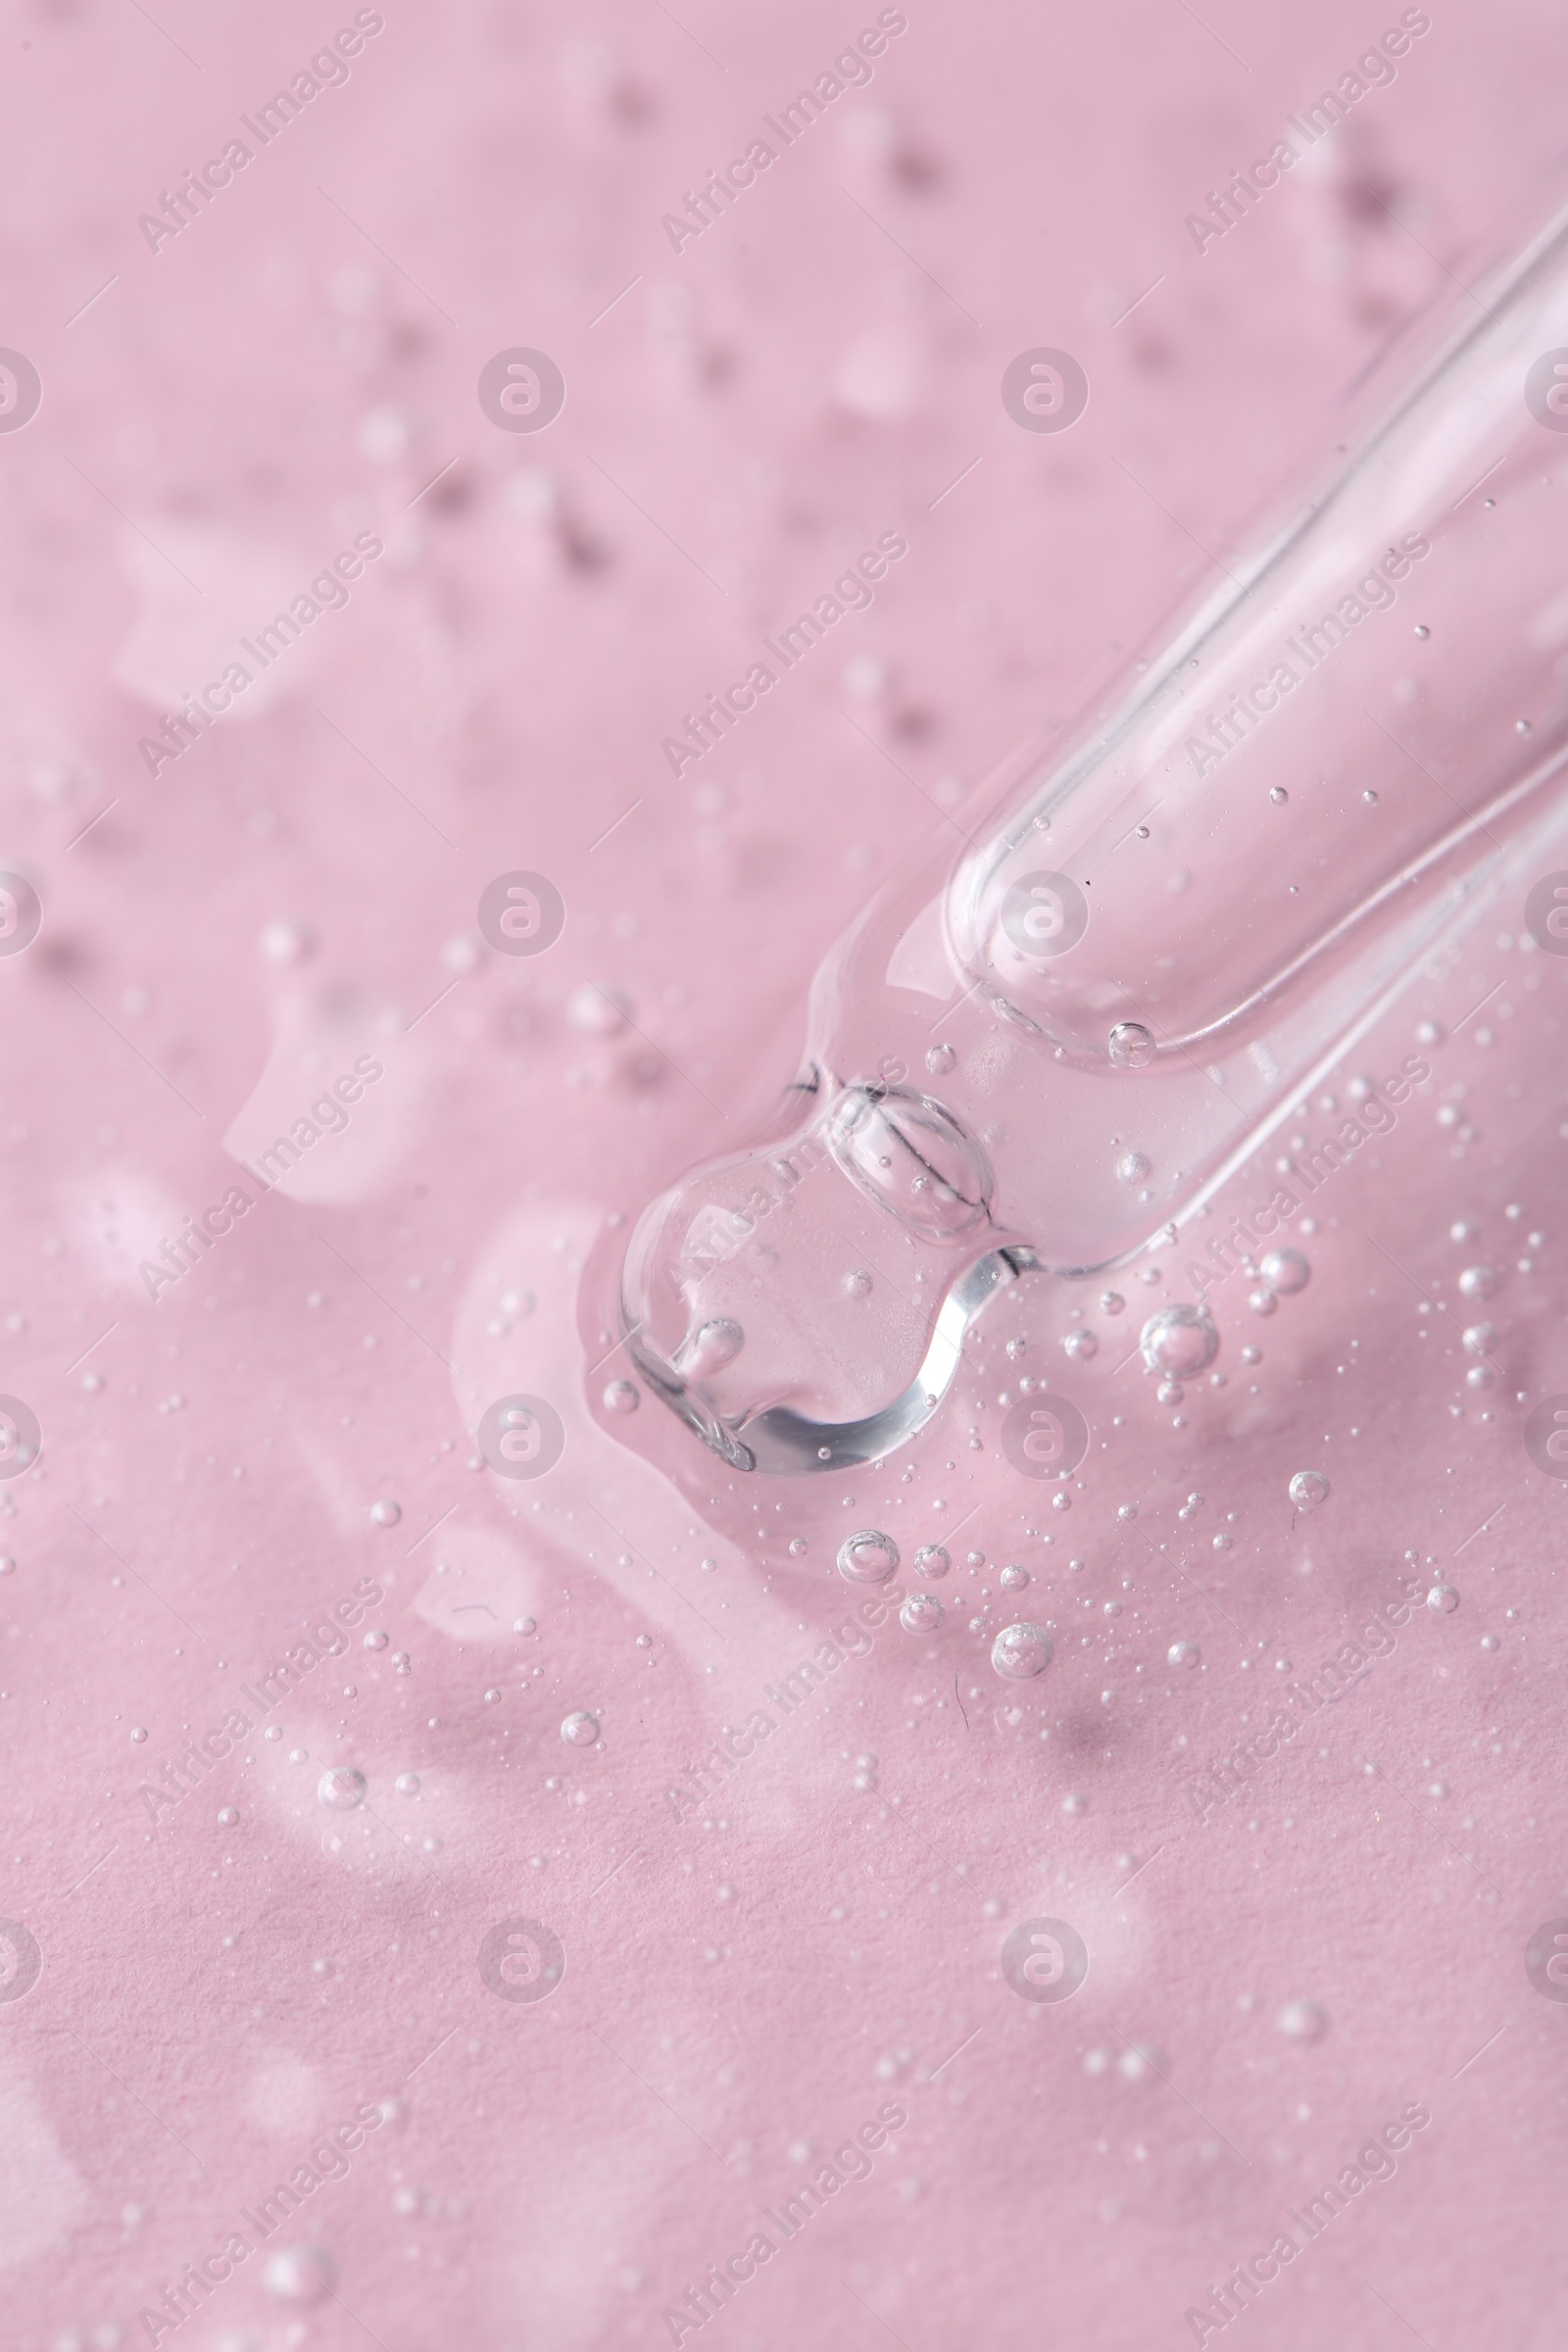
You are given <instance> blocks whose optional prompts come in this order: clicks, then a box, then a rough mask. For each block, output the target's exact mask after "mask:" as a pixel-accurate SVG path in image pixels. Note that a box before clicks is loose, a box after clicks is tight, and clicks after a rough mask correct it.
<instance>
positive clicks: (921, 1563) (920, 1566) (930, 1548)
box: [914, 1544, 953, 1584]
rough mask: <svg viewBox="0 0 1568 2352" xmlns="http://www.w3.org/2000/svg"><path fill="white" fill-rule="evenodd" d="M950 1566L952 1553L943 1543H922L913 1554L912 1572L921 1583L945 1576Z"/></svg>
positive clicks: (927, 1582) (929, 1582) (928, 1582)
mask: <svg viewBox="0 0 1568 2352" xmlns="http://www.w3.org/2000/svg"><path fill="white" fill-rule="evenodd" d="M952 1566H953V1555H952V1554H951V1552H950V1551H949V1550H948V1547H947V1545H946V1544H921V1546H920V1548H919V1550H918V1551H917V1552H916V1553H915V1555H914V1573H915V1575H916V1576H917V1577H919V1579H920V1581H921V1583H922V1584H931V1583H932V1582H934V1581H935V1579H937V1578H938V1577H943V1576H946V1575H947V1573H948V1570H949V1569H950V1568H951V1567H952Z"/></svg>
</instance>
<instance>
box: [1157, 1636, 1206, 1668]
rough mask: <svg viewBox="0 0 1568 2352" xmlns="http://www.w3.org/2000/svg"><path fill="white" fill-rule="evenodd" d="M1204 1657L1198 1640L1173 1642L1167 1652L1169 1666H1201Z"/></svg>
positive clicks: (1166, 1661) (1166, 1658) (1166, 1659)
mask: <svg viewBox="0 0 1568 2352" xmlns="http://www.w3.org/2000/svg"><path fill="white" fill-rule="evenodd" d="M1202 1658H1203V1653H1202V1651H1201V1649H1200V1648H1199V1646H1198V1643H1197V1642H1172V1643H1171V1645H1170V1647H1169V1649H1167V1650H1166V1652H1165V1663H1166V1665H1167V1666H1199V1665H1201V1663H1202Z"/></svg>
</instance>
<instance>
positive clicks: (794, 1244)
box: [612, 212, 1568, 1474]
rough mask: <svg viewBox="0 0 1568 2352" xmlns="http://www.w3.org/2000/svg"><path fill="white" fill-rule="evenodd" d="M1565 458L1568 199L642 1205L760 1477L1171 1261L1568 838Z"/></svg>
mask: <svg viewBox="0 0 1568 2352" xmlns="http://www.w3.org/2000/svg"><path fill="white" fill-rule="evenodd" d="M1565 432H1568V212H1564V213H1559V214H1558V215H1557V216H1555V217H1554V218H1553V219H1552V220H1551V221H1549V222H1548V223H1547V224H1546V226H1545V227H1544V228H1543V229H1541V230H1540V231H1539V232H1538V233H1537V234H1536V235H1535V236H1533V237H1532V238H1531V239H1530V240H1529V241H1528V242H1527V243H1526V245H1525V246H1524V248H1523V249H1522V250H1521V251H1520V252H1518V253H1517V254H1516V255H1515V256H1514V257H1513V258H1512V259H1511V260H1510V261H1509V262H1508V263H1507V264H1506V265H1505V266H1504V267H1503V268H1501V269H1500V270H1497V271H1495V272H1494V273H1493V274H1492V276H1491V277H1489V278H1488V279H1486V280H1485V281H1483V282H1482V283H1481V284H1480V286H1479V287H1478V289H1477V290H1476V291H1475V292H1474V293H1471V292H1468V291H1465V292H1463V293H1460V294H1455V296H1454V297H1453V298H1452V300H1451V301H1450V302H1449V303H1448V304H1447V305H1446V306H1445V308H1444V309H1443V310H1442V311H1441V312H1440V313H1438V314H1436V315H1435V316H1434V317H1433V318H1432V319H1430V320H1429V321H1428V323H1427V326H1426V329H1425V334H1424V342H1423V350H1422V355H1421V356H1420V357H1419V358H1416V357H1411V358H1408V359H1407V360H1406V362H1405V366H1404V370H1403V376H1402V381H1401V382H1400V384H1399V386H1398V388H1397V391H1396V392H1395V393H1394V394H1393V395H1392V396H1385V397H1384V399H1383V400H1382V402H1381V405H1380V406H1378V407H1377V408H1376V409H1375V410H1374V411H1373V413H1372V415H1371V417H1370V421H1369V422H1368V423H1367V425H1366V426H1365V428H1364V429H1363V430H1362V431H1361V432H1360V433H1359V434H1358V436H1357V437H1356V439H1355V441H1354V443H1353V445H1352V446H1350V447H1349V448H1348V449H1347V448H1345V447H1341V448H1340V449H1339V450H1338V451H1337V452H1336V461H1335V466H1334V467H1333V468H1332V469H1331V470H1330V472H1329V473H1328V475H1327V476H1326V478H1325V480H1324V483H1323V485H1322V487H1321V488H1320V489H1319V490H1317V491H1315V492H1314V493H1313V494H1311V495H1309V496H1308V497H1307V498H1306V500H1305V501H1304V503H1303V502H1301V501H1300V500H1298V502H1297V504H1296V506H1295V507H1294V509H1293V510H1292V511H1291V514H1290V518H1289V520H1288V522H1287V523H1286V524H1285V526H1284V527H1283V528H1280V529H1278V530H1276V531H1275V532H1274V533H1273V534H1272V535H1271V536H1270V537H1269V538H1268V539H1267V540H1266V541H1265V543H1264V544H1263V545H1262V546H1261V547H1260V549H1259V550H1258V552H1257V553H1256V554H1255V555H1254V556H1253V557H1251V558H1250V559H1248V560H1247V561H1246V562H1245V563H1243V564H1238V567H1237V569H1236V570H1234V571H1233V572H1231V573H1229V574H1228V575H1227V577H1226V579H1225V580H1224V582H1223V583H1222V584H1221V586H1220V587H1219V588H1218V589H1217V590H1215V591H1214V592H1213V593H1212V594H1211V595H1209V596H1207V597H1206V598H1205V600H1204V601H1203V602H1202V603H1201V605H1200V607H1199V608H1198V610H1197V611H1196V612H1194V613H1192V614H1191V615H1190V616H1189V617H1188V618H1187V619H1186V620H1185V622H1184V623H1183V624H1181V625H1180V626H1179V627H1178V628H1177V629H1176V630H1175V631H1174V632H1173V633H1172V634H1170V635H1169V636H1167V638H1166V639H1165V640H1164V641H1163V642H1162V644H1161V645H1160V646H1159V648H1158V649H1157V651H1156V653H1155V655H1154V656H1153V658H1152V659H1151V660H1149V661H1147V662H1140V663H1138V665H1137V667H1136V669H1135V670H1134V671H1133V672H1132V673H1131V674H1130V675H1128V676H1127V677H1125V678H1124V679H1123V680H1122V682H1121V684H1120V686H1119V688H1118V689H1117V690H1116V691H1115V692H1114V693H1113V695H1112V697H1111V699H1110V703H1109V706H1108V708H1107V710H1106V711H1103V713H1101V714H1100V715H1099V716H1098V717H1097V718H1096V720H1095V721H1094V722H1093V723H1092V724H1091V725H1089V726H1087V727H1085V728H1084V729H1082V730H1081V731H1080V733H1079V734H1078V735H1077V737H1076V738H1075V739H1072V740H1070V741H1069V742H1068V743H1067V744H1066V746H1065V747H1064V748H1062V747H1059V746H1054V747H1053V748H1052V750H1051V752H1050V754H1049V756H1046V757H1042V756H1041V755H1040V754H1038V753H1036V752H1025V753H1023V754H1020V755H1019V756H1018V757H1017V758H1015V759H1014V760H1011V761H1009V762H1007V763H1006V765H1005V767H1004V768H1003V769H1002V770H1001V771H999V773H998V774H997V775H996V776H995V777H993V778H992V779H990V780H989V784H988V787H987V793H988V796H989V797H988V801H987V803H986V804H985V805H983V806H982V807H981V809H980V811H979V813H978V815H969V814H967V813H966V829H965V830H963V831H962V833H961V838H959V836H958V835H956V833H955V832H954V831H953V830H951V829H945V830H944V832H943V833H942V834H941V835H939V836H938V837H937V838H936V839H935V840H934V841H932V842H930V843H929V844H928V845H927V846H926V848H925V850H924V852H923V853H922V855H921V856H920V857H919V858H916V859H914V860H911V862H910V863H909V865H908V866H907V868H906V869H905V870H904V872H903V873H902V874H901V875H899V876H897V877H895V879H894V880H893V881H891V882H890V883H889V884H888V885H887V886H886V887H885V888H884V889H883V890H882V891H881V892H880V893H879V894H878V896H877V897H876V898H875V899H874V900H873V902H872V903H871V905H870V906H869V907H867V908H866V909H865V910H864V912H863V913H862V914H861V916H860V918H859V919H858V921H857V922H856V923H855V925H854V926H853V928H852V929H851V931H850V932H849V934H848V935H847V936H846V938H845V939H844V940H843V941H842V942H841V943H840V945H839V946H838V948H837V949H836V950H835V951H834V952H833V954H832V955H831V956H830V957H829V959H828V961H827V963H826V964H825V965H824V967H823V968H822V970H821V972H820V973H819V974H818V977H817V981H816V985H815V987H814V989H813V991H812V996H811V1004H810V1011H809V1030H808V1059H807V1064H806V1075H805V1077H804V1078H803V1079H802V1081H801V1082H800V1083H799V1084H798V1085H797V1087H796V1088H794V1089H793V1090H792V1092H791V1095H790V1097H789V1099H788V1101H787V1102H786V1104H785V1106H784V1109H783V1111H782V1113H781V1115H780V1118H779V1121H778V1123H777V1126H776V1129H775V1132H774V1133H773V1134H771V1135H769V1136H765V1137H761V1138H760V1139H758V1140H757V1141H756V1142H755V1143H754V1144H753V1145H752V1147H751V1148H750V1149H749V1150H747V1151H745V1152H739V1153H735V1154H732V1155H730V1156H729V1157H727V1158H725V1159H723V1160H721V1161H715V1162H713V1163H711V1164H710V1165H709V1166H707V1167H704V1168H702V1169H700V1170H698V1171H696V1172H695V1173H694V1174H692V1175H691V1176H689V1177H688V1178H687V1179H686V1180H685V1181H684V1182H683V1183H681V1184H680V1185H678V1186H676V1187H675V1188H674V1189H673V1190H672V1191H670V1192H668V1193H665V1194H664V1195H662V1197H661V1198H660V1199H658V1200H656V1201H653V1202H651V1203H650V1205H649V1206H648V1207H647V1208H646V1209H645V1210H644V1212H643V1214H642V1216H641V1217H640V1219H639V1220H638V1222H637V1224H636V1227H635V1230H634V1232H633V1235H632V1238H631V1241H630V1244H629V1246H628V1248H627V1250H626V1251H625V1256H624V1260H623V1262H622V1264H621V1266H620V1267H619V1269H618V1283H617V1295H616V1297H615V1299H614V1300H613V1310H612V1314H613V1325H614V1327H615V1328H616V1329H617V1330H618V1333H619V1334H620V1335H623V1336H624V1337H625V1339H626V1346H627V1348H628V1351H629V1352H630V1354H631V1356H632V1359H633V1361H634V1363H635V1364H636V1366H637V1368H638V1369H639V1370H640V1372H641V1374H642V1376H643V1378H644V1379H645V1380H646V1381H647V1382H648V1383H649V1385H650V1386H651V1387H652V1388H653V1389H654V1390H655V1391H656V1393H657V1394H658V1395H660V1396H661V1397H663V1398H664V1399H665V1401H666V1402H667V1403H669V1404H670V1405H671V1406H673V1407H674V1409H675V1410H676V1411H677V1412H678V1413H679V1414H680V1415H681V1416H682V1418H683V1419H684V1420H685V1421H686V1422H687V1423H688V1425H689V1426H690V1427H691V1428H692V1429H693V1430H695V1431H696V1432H697V1433H698V1434H699V1435H700V1436H701V1437H702V1438H703V1439H704V1440H705V1441H706V1442H707V1444H709V1445H710V1446H712V1447H713V1448H714V1450H715V1451H716V1452H718V1453H719V1454H721V1455H722V1456H723V1457H724V1458H725V1459H726V1460H727V1461H728V1462H730V1463H731V1464H733V1465H734V1466H736V1467H737V1468H740V1469H745V1470H759V1471H762V1472H765V1473H775V1474H777V1473H783V1474H795V1473H809V1472H813V1471H821V1470H836V1469H842V1468H844V1467H846V1466H848V1465H851V1464H854V1463H856V1462H860V1461H865V1460H870V1459H874V1458H877V1457H880V1456H881V1455H883V1454H886V1453H887V1452H888V1451H889V1450H890V1449H891V1448H892V1447H893V1446H897V1445H899V1444H901V1443H903V1442H904V1441H905V1440H906V1439H907V1438H908V1437H909V1436H911V1435H912V1434H913V1432H914V1431H916V1430H917V1429H919V1428H920V1427H922V1426H923V1425H924V1423H925V1422H926V1421H927V1420H929V1419H930V1417H931V1416H932V1414H933V1413H935V1412H936V1411H937V1410H938V1409H939V1407H940V1404H941V1400H942V1397H943V1396H944V1395H945V1393H946V1391H947V1389H948V1387H949V1385H950V1383H951V1381H952V1379H953V1375H954V1372H955V1370H956V1366H957V1362H958V1357H959V1348H960V1345H961V1342H962V1339H963V1334H964V1332H965V1330H966V1329H967V1327H968V1326H969V1324H970V1323H971V1322H972V1321H973V1319H974V1317H975V1315H976V1314H977V1313H978V1312H979V1311H980V1309H981V1308H982V1307H983V1306H984V1304H985V1302H986V1300H987V1299H989V1298H990V1297H992V1296H993V1295H994V1293H995V1292H996V1291H997V1290H998V1289H999V1288H1001V1287H1003V1286H1005V1284H1007V1283H1009V1282H1012V1281H1014V1280H1016V1279H1018V1278H1019V1277H1020V1276H1021V1275H1024V1274H1030V1273H1035V1272H1041V1271H1043V1272H1047V1273H1051V1274H1054V1275H1057V1276H1063V1277H1073V1276H1085V1275H1092V1274H1095V1275H1098V1274H1103V1273H1104V1272H1107V1271H1109V1270H1110V1269H1111V1268H1112V1267H1114V1266H1117V1265H1120V1264H1122V1263H1125V1261H1126V1260H1127V1259H1128V1258H1129V1257H1131V1256H1132V1255H1134V1254H1135V1253H1136V1252H1137V1251H1139V1250H1143V1249H1146V1248H1148V1247H1149V1246H1150V1245H1151V1244H1152V1242H1153V1241H1155V1240H1156V1238H1158V1239H1161V1240H1169V1239H1170V1238H1171V1237H1172V1234H1173V1232H1174V1231H1175V1230H1176V1229H1179V1228H1180V1227H1182V1226H1183V1225H1185V1224H1186V1223H1187V1222H1188V1221H1189V1220H1190V1219H1192V1218H1193V1217H1195V1216H1197V1215H1198V1214H1199V1213H1200V1212H1201V1210H1202V1209H1203V1208H1204V1206H1205V1204H1206V1202H1207V1201H1208V1200H1209V1199H1210V1198H1211V1196H1212V1195H1213V1194H1214V1192H1215V1191H1216V1189H1217V1188H1218V1187H1219V1186H1220V1185H1222V1184H1223V1183H1224V1182H1225V1180H1226V1179H1227V1177H1228V1176H1229V1175H1230V1174H1231V1173H1233V1172H1234V1171H1235V1170H1236V1169H1237V1168H1238V1167H1239V1166H1241V1165H1242V1164H1243V1163H1244V1162H1245V1161H1246V1160H1247V1159H1248V1158H1249V1157H1250V1155H1251V1154H1252V1153H1253V1152H1255V1151H1256V1150H1257V1149H1258V1147H1259V1145H1260V1144H1261V1143H1262V1142H1263V1141H1264V1139H1265V1138H1266V1137H1267V1135H1268V1134H1269V1132H1270V1130H1271V1129H1272V1128H1273V1127H1274V1126H1276V1125H1277V1124H1278V1123H1279V1122H1280V1121H1281V1120H1283V1119H1284V1118H1285V1117H1286V1116H1287V1114H1288V1113H1289V1111H1290V1109H1291V1107H1292V1105H1293V1104H1294V1103H1296V1102H1297V1101H1298V1099H1299V1096H1300V1094H1301V1092H1302V1090H1303V1088H1305V1087H1307V1086H1309V1085H1311V1084H1313V1083H1315V1082H1316V1080H1317V1079H1318V1077H1319V1076H1320V1075H1321V1074H1323V1073H1325V1072H1326V1071H1327V1070H1328V1069H1330V1068H1331V1067H1332V1066H1333V1065H1334V1064H1335V1063H1336V1062H1337V1061H1338V1060H1339V1059H1340V1058H1341V1057H1342V1056H1343V1055H1344V1054H1346V1053H1347V1052H1348V1050H1349V1048H1350V1047H1351V1046H1352V1045H1353V1044H1354V1042H1355V1040H1356V1039H1357V1038H1358V1037H1359V1036H1360V1035H1361V1034H1362V1033H1363V1032H1364V1031H1365V1030H1366V1029H1367V1028H1369V1027H1370V1025H1371V1024H1372V1022H1373V1021H1375V1020H1376V1019H1377V1018H1378V1017H1379V1015H1380V1014H1381V1013H1382V1012H1383V1010H1384V1009H1385V1008H1386V1006H1387V1005H1389V1003H1390V1002H1391V1001H1392V999H1393V998H1394V997H1395V996H1396V995H1397V992H1398V991H1399V989H1400V988H1401V987H1403V986H1404V985H1405V984H1406V983H1407V981H1408V980H1409V979H1410V978H1411V977H1412V976H1413V975H1414V973H1415V972H1416V971H1417V970H1418V969H1419V968H1420V967H1421V966H1422V965H1423V963H1425V962H1427V961H1428V960H1430V958H1431V956H1432V955H1433V953H1434V951H1435V950H1437V949H1438V948H1439V947H1440V946H1441V945H1442V944H1443V943H1444V942H1445V941H1446V940H1449V939H1451V938H1452V937H1454V936H1456V935H1457V933H1459V932H1460V931H1462V930H1463V929H1464V928H1465V927H1466V925H1467V924H1468V923H1469V922H1471V921H1472V920H1473V919H1474V918H1475V915H1476V913H1477V911H1478V908H1479V907H1480V905H1481V903H1482V899H1483V897H1484V896H1485V895H1486V894H1488V893H1489V892H1490V891H1492V890H1495V888H1497V887H1498V886H1499V883H1500V881H1501V880H1502V879H1503V878H1504V877H1505V875H1506V873H1507V871H1508V870H1510V868H1511V867H1512V866H1513V865H1515V864H1516V863H1517V862H1518V861H1519V860H1520V859H1521V858H1525V857H1527V856H1529V855H1531V854H1539V852H1540V850H1541V848H1542V846H1543V844H1544V841H1545V840H1546V839H1547V838H1548V837H1549V835H1550V834H1551V833H1552V832H1553V831H1554V830H1557V829H1560V827H1561V826H1562V824H1563V821H1564V786H1565V781H1568V775H1565V759H1568V691H1565V687H1564V681H1563V675H1562V671H1563V668H1564V667H1565V666H1568V662H1563V661H1559V659H1558V657H1559V655H1560V654H1561V653H1562V650H1563V649H1564V648H1568V557H1565V555H1564V553H1563V550H1564V549H1565V548H1568V441H1565V440H1564V439H1563V438H1562V435H1563V434H1564V433H1565ZM955 839H958V840H959V848H958V854H957V856H956V858H955V857H954V855H953V852H952V849H951V846H950V845H951V844H952V843H953V842H954V841H955ZM1427 1074H1428V1072H1427V1070H1426V1067H1425V1065H1424V1064H1423V1063H1421V1062H1420V1059H1419V1057H1418V1056H1414V1057H1411V1058H1410V1060H1409V1061H1408V1062H1407V1064H1406V1066H1405V1071H1404V1077H1405V1080H1406V1082H1407V1083H1408V1082H1412V1081H1414V1082H1419V1078H1422V1077H1425V1076H1426V1075H1427ZM1194 1273H1195V1278H1197V1277H1200V1276H1201V1263H1200V1265H1199V1266H1197V1267H1195V1269H1194Z"/></svg>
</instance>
